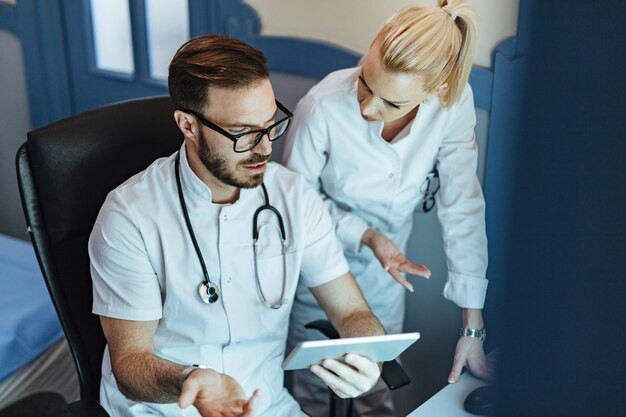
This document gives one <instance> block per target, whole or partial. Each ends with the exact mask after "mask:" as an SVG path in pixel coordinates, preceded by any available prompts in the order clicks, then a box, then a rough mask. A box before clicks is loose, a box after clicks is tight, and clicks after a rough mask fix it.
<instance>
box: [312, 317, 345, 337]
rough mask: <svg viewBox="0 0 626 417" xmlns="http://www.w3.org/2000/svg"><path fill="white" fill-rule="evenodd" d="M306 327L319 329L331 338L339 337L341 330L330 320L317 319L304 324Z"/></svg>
mask: <svg viewBox="0 0 626 417" xmlns="http://www.w3.org/2000/svg"><path fill="white" fill-rule="evenodd" d="M304 327H305V328H306V329H315V330H319V331H320V332H322V333H323V334H324V336H326V337H327V338H329V339H339V332H338V331H337V329H335V326H333V325H332V324H331V323H330V321H328V320H316V321H312V322H310V323H307V324H305V325H304Z"/></svg>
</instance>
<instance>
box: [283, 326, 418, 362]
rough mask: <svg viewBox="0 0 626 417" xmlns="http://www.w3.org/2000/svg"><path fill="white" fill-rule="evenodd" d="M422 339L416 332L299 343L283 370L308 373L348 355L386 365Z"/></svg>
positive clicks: (287, 358)
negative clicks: (358, 356) (301, 370)
mask: <svg viewBox="0 0 626 417" xmlns="http://www.w3.org/2000/svg"><path fill="white" fill-rule="evenodd" d="M419 338H420V334H419V333H417V332H414V333H399V334H386V335H381V336H364V337H350V338H342V339H326V340H311V341H305V342H300V343H298V344H297V345H296V347H295V348H294V349H293V350H292V351H291V352H290V353H289V355H287V357H286V358H285V360H284V361H283V365H282V367H283V369H284V370H285V371H291V370H296V369H306V368H308V367H309V366H311V365H314V364H320V363H321V362H322V361H323V360H324V359H337V360H339V361H341V360H342V359H343V356H344V355H345V354H346V353H355V354H357V355H361V356H365V357H366V358H368V359H370V360H372V361H374V362H387V361H390V360H393V359H395V358H397V357H398V356H399V355H400V354H401V353H402V352H404V351H405V350H406V349H407V348H408V347H409V346H411V345H412V344H413V343H415V342H416V341H417V340H419Z"/></svg>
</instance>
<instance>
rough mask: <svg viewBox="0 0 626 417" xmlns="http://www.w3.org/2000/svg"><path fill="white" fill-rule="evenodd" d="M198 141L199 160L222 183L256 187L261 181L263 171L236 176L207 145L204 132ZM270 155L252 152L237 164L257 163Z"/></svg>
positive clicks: (238, 186)
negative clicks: (248, 157) (247, 175)
mask: <svg viewBox="0 0 626 417" xmlns="http://www.w3.org/2000/svg"><path fill="white" fill-rule="evenodd" d="M199 142H200V143H199V149H198V156H199V158H200V161H202V163H203V164H204V166H205V167H206V169H208V170H209V172H211V174H213V176H214V177H215V178H217V179H218V180H220V181H222V182H223V183H224V184H227V185H230V186H233V187H237V188H256V187H258V186H259V185H261V183H262V182H263V176H264V174H265V173H264V172H262V173H260V174H255V175H252V176H249V177H243V176H241V177H239V178H238V177H237V175H236V172H235V171H234V170H230V169H229V168H228V164H227V162H226V160H225V159H224V158H222V157H220V156H219V155H218V154H217V153H215V152H214V151H213V149H212V148H211V147H210V146H209V144H208V141H207V140H206V138H205V136H204V134H201V136H200V141H199ZM233 152H234V151H233ZM270 156H271V154H270V155H260V154H258V153H254V154H252V156H251V157H250V159H246V160H245V161H241V162H239V163H238V164H237V165H238V166H239V165H258V164H261V163H263V162H266V161H268V160H269V159H270Z"/></svg>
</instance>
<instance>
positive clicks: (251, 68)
mask: <svg viewBox="0 0 626 417" xmlns="http://www.w3.org/2000/svg"><path fill="white" fill-rule="evenodd" d="M267 78H269V69H268V67H267V59H266V58H265V56H264V55H263V53H262V52H261V51H259V50H258V49H256V48H253V47H252V46H250V45H248V44H246V43H245V42H242V41H240V40H238V39H236V38H233V37H231V36H226V35H202V36H198V37H196V38H193V39H190V40H189V41H187V42H186V43H184V44H183V45H182V46H181V47H180V48H178V51H176V54H175V55H174V58H173V59H172V62H171V63H170V66H169V76H168V80H167V81H168V87H169V91H170V97H171V98H172V102H173V103H174V107H175V108H177V109H190V110H195V111H198V112H202V111H203V110H204V108H205V107H206V106H207V105H208V102H209V98H208V97H207V93H208V88H209V87H213V86H214V87H221V88H232V89H239V88H247V87H250V86H252V85H255V84H256V83H258V82H260V81H262V80H265V79H267Z"/></svg>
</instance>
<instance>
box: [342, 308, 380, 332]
mask: <svg viewBox="0 0 626 417" xmlns="http://www.w3.org/2000/svg"><path fill="white" fill-rule="evenodd" d="M336 326H337V331H338V332H339V335H340V336H341V337H358V336H378V335H382V334H385V329H384V328H383V325H382V324H381V323H380V320H378V318H377V317H376V316H375V315H374V313H372V312H371V311H369V310H364V311H356V312H354V313H351V314H349V315H347V316H346V317H344V318H343V319H342V320H341V322H340V323H337V324H336Z"/></svg>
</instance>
